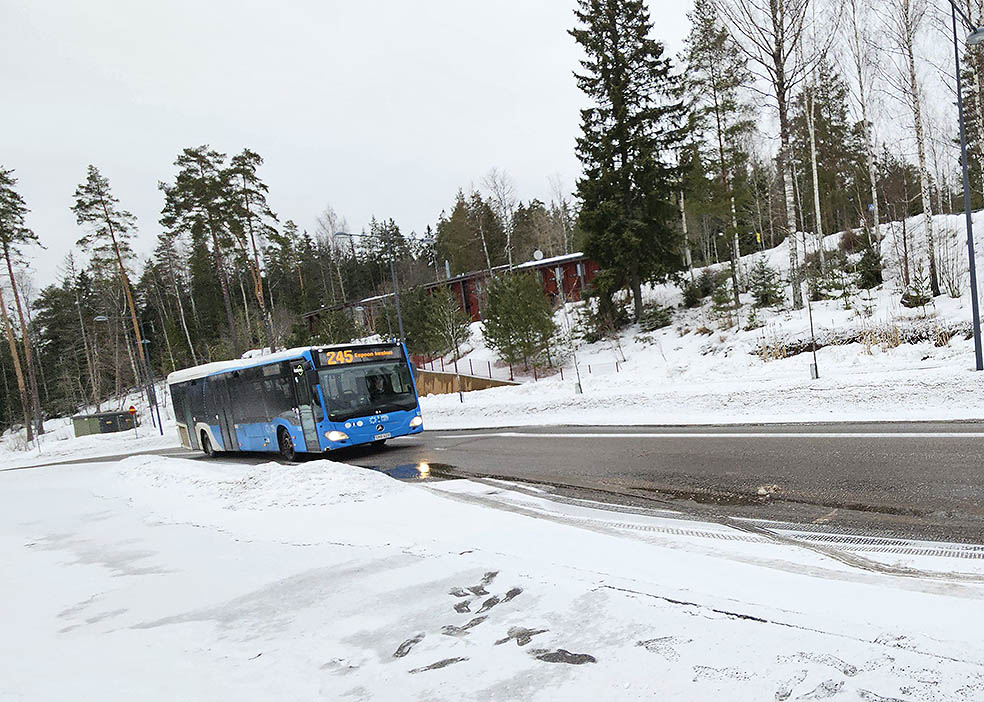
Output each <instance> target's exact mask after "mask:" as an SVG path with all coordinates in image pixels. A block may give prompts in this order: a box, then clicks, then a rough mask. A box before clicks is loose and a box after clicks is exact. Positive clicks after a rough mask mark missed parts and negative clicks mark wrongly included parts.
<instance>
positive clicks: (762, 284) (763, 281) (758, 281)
mask: <svg viewBox="0 0 984 702" xmlns="http://www.w3.org/2000/svg"><path fill="white" fill-rule="evenodd" d="M749 284H750V287H751V291H752V297H753V298H755V306H756V307H774V306H775V305H778V304H779V303H780V302H782V288H781V287H780V285H779V275H778V274H777V273H776V271H775V269H774V268H773V267H772V266H770V265H769V263H768V261H766V260H765V257H764V256H760V257H759V259H758V260H757V261H755V265H754V266H753V267H752V271H751V273H750V274H749Z"/></svg>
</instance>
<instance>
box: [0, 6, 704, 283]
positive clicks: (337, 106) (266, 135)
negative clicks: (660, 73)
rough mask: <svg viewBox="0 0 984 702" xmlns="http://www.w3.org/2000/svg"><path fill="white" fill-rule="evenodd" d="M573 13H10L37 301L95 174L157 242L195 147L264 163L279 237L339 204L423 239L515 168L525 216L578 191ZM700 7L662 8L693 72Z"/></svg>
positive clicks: (18, 171)
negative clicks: (78, 192) (532, 201)
mask: <svg viewBox="0 0 984 702" xmlns="http://www.w3.org/2000/svg"><path fill="white" fill-rule="evenodd" d="M574 5H575V2H574V0H539V1H537V0H497V1H496V2H489V1H484V2H476V1H469V0H420V1H418V2H406V1H405V0H401V1H397V0H387V1H385V2H384V1H378V2H370V1H366V0H362V1H352V0H349V1H347V2H340V1H338V0H280V1H279V2H273V1H268V2H254V1H253V0H169V1H168V2H145V1H142V0H118V1H113V0H78V1H75V2H69V1H67V0H44V1H39V0H3V1H2V2H0V27H2V33H0V36H2V40H0V54H2V55H3V66H4V69H3V71H2V73H0V95H2V102H3V108H2V110H0V115H2V117H0V124H2V128H0V165H3V166H4V167H5V168H13V169H14V170H15V175H16V177H18V178H19V179H20V184H19V188H20V192H21V194H22V195H23V196H24V197H25V199H26V200H27V203H28V206H29V207H30V208H31V214H30V216H29V217H30V218H29V224H30V226H31V227H32V228H33V229H34V231H35V232H36V233H37V234H38V236H40V237H41V240H42V241H43V242H44V243H45V245H46V246H47V251H44V252H37V251H35V252H32V253H31V255H30V259H31V263H32V267H33V269H34V271H35V272H36V275H37V278H38V282H39V283H41V284H47V283H49V282H52V281H53V280H54V278H55V276H56V275H57V270H58V267H59V265H60V264H61V262H62V261H63V259H64V257H65V254H66V253H68V251H69V250H71V249H72V248H73V247H74V242H75V240H76V239H77V238H78V236H79V235H80V232H79V229H78V227H77V226H76V224H75V220H74V216H73V215H72V213H71V212H70V210H69V207H70V206H71V204H72V195H73V193H74V191H75V187H76V186H77V185H78V184H79V183H80V182H81V181H82V180H83V178H84V175H85V169H86V166H87V164H89V163H93V164H96V165H97V166H98V167H99V168H100V169H101V170H102V172H103V174H104V175H105V176H107V177H108V178H109V180H110V183H111V184H112V187H113V189H114V191H115V193H116V195H117V196H118V197H119V198H120V200H121V201H122V204H123V206H124V207H126V208H127V209H129V210H130V211H131V212H133V213H134V214H135V215H136V216H137V218H138V221H139V227H140V233H139V236H140V240H139V243H138V244H137V246H136V249H137V252H138V253H139V254H141V255H142V256H143V255H146V254H148V253H149V252H150V251H151V250H152V249H153V245H154V240H155V238H156V235H157V233H158V231H159V226H158V223H157V220H158V217H159V213H160V209H161V204H162V198H161V194H160V193H159V191H158V190H157V183H158V181H160V180H169V179H171V177H172V176H173V172H174V169H173V166H172V163H173V161H174V159H175V157H176V155H177V154H178V152H179V151H180V150H181V149H182V148H184V147H187V146H195V145H199V144H203V143H207V144H209V145H211V146H212V147H213V148H216V149H218V150H220V151H223V152H226V153H235V152H237V151H239V150H241V149H242V148H243V147H245V146H248V147H250V148H251V149H253V150H255V151H257V152H259V153H260V155H262V156H263V158H264V159H265V161H266V162H265V164H264V166H263V168H262V171H261V175H262V176H263V177H264V179H265V180H266V182H267V184H268V185H269V186H270V202H271V205H272V207H273V209H274V211H275V212H277V213H278V215H279V216H280V219H281V221H284V220H286V219H294V220H295V221H296V222H297V223H298V224H299V225H300V226H301V227H304V228H308V229H309V230H313V229H314V222H315V217H316V216H317V215H318V214H319V212H320V211H321V210H322V209H323V208H324V207H325V206H326V205H329V204H330V205H331V206H333V207H334V208H335V210H336V211H338V212H339V213H340V214H342V215H344V216H345V217H346V218H347V219H348V222H349V224H350V227H351V228H353V229H355V230H358V229H361V228H362V227H363V226H365V225H366V224H367V222H368V221H369V218H370V217H372V216H373V215H375V216H376V217H379V218H390V217H392V218H393V219H395V220H396V222H397V223H398V224H399V225H400V226H401V228H402V229H403V231H404V232H407V233H409V232H410V231H413V230H415V231H417V232H422V231H423V229H424V228H425V227H426V226H427V225H428V224H431V225H433V224H434V223H435V222H436V220H437V217H438V215H439V213H440V212H441V210H442V209H444V208H447V207H449V205H451V204H452V203H453V198H454V195H455V193H456V191H457V189H458V188H459V187H463V188H468V187H469V186H470V185H471V184H472V183H476V184H477V183H479V182H480V180H481V177H482V175H483V174H484V173H486V172H487V171H488V170H489V169H490V168H491V167H493V166H498V167H499V168H501V169H505V170H506V171H507V172H508V173H509V174H511V175H512V177H513V178H514V180H515V181H516V185H517V190H518V192H519V195H520V197H521V198H523V199H529V198H531V197H540V198H541V199H547V198H548V197H549V193H550V186H549V183H548V177H549V176H551V175H552V174H559V175H560V177H561V178H562V179H563V180H564V182H565V184H566V185H567V187H568V188H569V189H571V190H572V189H573V184H574V181H575V179H576V178H577V176H578V173H579V167H578V163H577V160H576V159H575V157H574V152H573V149H574V139H575V137H576V135H577V133H578V109H579V107H580V106H581V104H582V102H581V96H580V93H579V92H578V90H577V88H576V86H575V84H574V79H573V77H572V75H571V72H572V70H574V69H575V68H576V67H577V59H578V51H577V48H576V46H575V44H574V42H573V39H572V38H571V37H570V36H569V35H568V34H567V33H566V30H567V29H568V28H570V27H571V25H572V23H573V14H572V11H573V8H574ZM691 6H692V2H691V0H682V1H668V0H653V1H652V2H651V8H652V11H653V19H654V23H655V27H656V29H655V32H656V36H657V38H659V39H661V40H663V41H664V42H665V43H666V44H667V47H668V49H669V50H670V51H671V52H672V53H673V54H676V53H677V52H678V51H679V50H680V48H681V45H682V39H683V37H684V36H685V35H686V32H687V19H686V12H687V11H689V9H690V8H691Z"/></svg>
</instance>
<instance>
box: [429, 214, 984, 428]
mask: <svg viewBox="0 0 984 702" xmlns="http://www.w3.org/2000/svg"><path fill="white" fill-rule="evenodd" d="M935 221H936V226H937V238H938V240H941V241H943V242H944V243H941V244H940V246H941V250H942V248H943V247H947V251H948V252H949V253H948V254H947V255H948V257H949V259H950V260H953V261H954V262H955V263H954V265H955V266H956V267H957V269H959V271H961V272H960V274H959V286H960V289H961V290H962V291H963V294H962V295H961V296H960V297H958V298H951V297H949V296H947V295H942V296H940V297H938V298H936V299H935V300H934V301H933V302H932V303H931V304H930V305H928V306H927V307H926V308H925V309H908V308H905V307H902V306H901V304H900V294H901V288H900V285H899V283H898V279H899V271H900V269H899V264H898V258H897V256H896V253H895V252H896V238H897V236H900V235H901V225H900V224H899V223H890V224H886V225H884V226H883V228H882V230H883V236H884V239H883V242H882V252H883V258H884V274H885V278H886V282H885V283H884V284H883V285H882V286H880V287H879V288H877V289H875V290H872V291H870V292H866V291H860V292H857V291H855V294H853V295H852V296H851V298H850V304H849V305H845V302H844V301H843V300H840V299H832V300H825V301H821V302H815V303H813V304H812V315H813V325H814V329H815V333H816V336H817V338H818V339H820V340H821V344H823V343H825V342H826V341H829V340H831V339H832V338H834V337H841V338H843V337H845V336H848V335H850V334H852V333H853V334H854V335H855V336H862V339H861V340H860V341H858V342H855V343H848V344H843V345H828V346H823V347H822V348H820V350H819V351H818V352H817V365H818V369H819V375H820V377H819V379H817V380H811V373H810V365H811V363H812V362H813V358H812V354H810V353H800V354H797V355H786V356H785V357H782V356H783V353H782V352H781V351H780V352H779V353H773V354H771V356H780V357H779V358H774V357H773V358H769V359H768V360H766V359H764V358H763V356H762V355H761V354H759V353H757V351H759V350H760V349H762V348H771V349H773V350H774V351H779V350H780V349H782V348H783V347H787V348H788V347H791V346H793V345H794V344H801V343H802V342H805V341H808V340H809V339H810V338H811V337H810V312H809V311H808V310H807V309H803V310H799V311H792V310H789V309H776V310H769V309H766V310H757V311H756V315H757V316H758V319H759V321H760V323H761V324H762V326H761V327H759V328H754V329H748V330H746V327H748V318H749V315H750V314H751V302H752V299H751V296H750V295H747V294H746V295H743V302H744V303H745V304H744V305H743V308H742V310H741V311H740V312H739V313H738V315H737V318H736V319H733V320H731V321H730V322H729V321H726V320H723V319H720V318H718V317H716V316H715V315H714V313H713V310H712V309H711V305H710V301H706V302H705V304H704V305H703V307H700V308H696V309H683V308H682V307H678V306H679V305H680V303H681V299H682V298H681V293H680V291H679V289H678V288H677V287H676V286H674V285H671V284H666V285H660V286H655V287H651V288H649V289H647V290H646V296H647V298H648V299H649V300H652V301H654V302H658V303H660V304H661V305H663V306H667V307H674V308H676V309H674V311H673V322H672V324H671V325H670V326H668V327H665V328H663V329H660V330H657V331H655V332H649V333H644V332H642V331H641V330H640V329H639V327H638V326H633V327H630V328H628V329H627V330H626V331H625V332H624V333H623V334H622V335H621V336H620V337H619V338H618V339H617V340H613V341H602V342H598V343H594V344H582V345H580V346H579V347H578V348H577V353H576V357H577V366H578V370H579V373H580V380H581V387H582V389H583V393H582V394H578V393H577V392H576V389H575V382H576V370H575V364H574V358H573V357H570V358H568V359H567V360H566V362H565V363H564V364H563V377H561V375H560V373H557V372H556V371H554V372H553V374H552V375H549V376H548V377H546V378H543V377H539V378H538V380H537V381H536V382H533V379H532V377H531V376H524V377H523V378H522V379H523V380H524V381H525V384H524V385H523V386H522V387H518V388H496V389H492V390H485V391H481V392H472V393H468V394H466V395H465V396H464V398H463V399H464V402H463V403H462V402H459V398H458V397H457V395H447V396H432V397H425V398H423V399H422V401H421V405H422V407H423V410H424V417H425V420H426V422H427V424H426V426H427V427H429V428H442V429H450V428H471V427H483V426H510V425H529V424H614V425H618V424H649V423H653V424H656V423H670V424H676V423H680V424H689V423H701V422H713V423H734V422H783V421H830V420H875V421H886V420H905V419H984V373H976V372H974V371H973V368H974V349H973V342H972V341H970V340H969V339H968V338H967V330H969V328H970V298H969V295H968V294H967V292H966V291H967V290H968V283H967V280H968V275H967V264H966V261H967V253H966V249H965V248H963V247H964V240H963V238H962V237H963V233H964V230H963V220H962V218H961V217H958V216H939V217H937V218H936V219H935ZM975 222H976V225H977V227H978V228H980V229H984V213H977V214H976V215H975ZM907 229H908V236H909V247H910V251H912V252H913V255H915V253H916V252H918V251H919V250H920V249H921V248H924V247H922V243H921V242H922V238H923V233H922V223H921V219H919V218H913V219H911V220H909V222H908V225H907ZM839 240H840V235H839V234H837V235H831V236H829V237H827V239H826V242H825V247H826V249H827V250H829V251H832V250H834V249H836V248H837V245H838V242H839ZM760 256H763V257H765V258H766V260H767V261H768V262H769V263H770V265H772V266H773V267H775V268H777V269H779V270H780V271H783V272H784V271H785V270H786V269H788V254H787V249H786V247H785V245H781V246H778V247H776V248H775V249H770V250H767V251H765V252H762V253H760V254H753V255H748V256H745V257H743V259H742V264H741V267H742V270H743V271H745V270H748V269H750V268H751V267H752V266H753V265H754V262H755V260H756V259H757V258H758V257H760ZM941 258H942V256H941ZM978 265H979V268H982V269H984V258H982V257H981V256H978ZM941 267H942V264H941ZM718 268H719V267H718ZM579 309H580V305H569V315H568V319H569V318H572V317H576V315H577V314H578V313H579ZM555 319H556V321H557V322H558V324H559V325H560V326H561V327H562V328H564V326H565V324H566V320H565V317H564V315H563V314H562V313H561V312H558V313H557V315H556V318H555ZM917 328H919V329H923V330H928V331H929V335H930V337H931V340H927V341H921V342H919V343H901V344H899V343H898V341H897V340H896V338H895V337H896V336H897V335H898V336H901V337H902V338H905V336H906V334H907V333H908V332H910V331H912V330H914V329H917ZM862 332H863V335H862ZM934 332H939V333H938V334H935V333H934ZM466 348H467V350H468V353H467V354H466V355H465V356H464V357H463V358H462V359H461V360H460V361H459V364H458V365H459V369H461V370H462V371H463V372H467V368H468V367H469V362H470V367H474V368H476V369H478V370H477V371H476V375H486V374H487V370H486V369H487V368H488V366H489V364H490V363H491V364H492V365H493V368H494V364H495V363H496V362H497V359H496V357H495V353H494V351H492V350H491V349H489V348H488V347H487V345H486V344H485V342H484V340H483V339H482V336H481V324H478V323H476V324H474V325H473V326H472V340H471V343H470V344H469V345H467V347H466ZM445 365H448V364H447V362H446V363H445ZM503 372H505V373H506V375H508V369H503V368H501V364H500V368H499V369H498V370H497V371H496V370H494V371H493V374H494V375H497V376H499V375H501V374H502V373H503Z"/></svg>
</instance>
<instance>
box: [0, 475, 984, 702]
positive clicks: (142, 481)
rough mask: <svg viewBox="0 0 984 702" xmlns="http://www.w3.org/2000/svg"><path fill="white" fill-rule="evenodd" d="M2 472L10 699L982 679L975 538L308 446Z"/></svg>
mask: <svg viewBox="0 0 984 702" xmlns="http://www.w3.org/2000/svg"><path fill="white" fill-rule="evenodd" d="M0 482H2V490H0V524H2V528H0V568H2V572H3V573H4V577H3V578H2V579H0V601H3V603H4V617H3V626H2V627H0V699H4V700H64V699H120V700H123V699H126V700H131V699H144V700H157V699H160V700H176V699H181V700H190V699H202V700H223V699H236V700H253V699H256V700H270V699H284V700H286V699H331V700H336V699H374V700H407V699H428V700H432V699H454V700H458V699H462V700H464V699H467V700H493V699H495V700H528V699H535V700H596V699H606V700H607V699H619V700H622V699H626V700H631V699H679V700H697V699H710V698H713V697H718V698H721V699H727V700H763V699H777V700H785V699H790V700H794V699H804V700H805V699H822V698H826V697H835V698H836V699H862V700H869V701H872V700H897V699H906V700H933V701H940V700H979V699H984V643H982V641H984V640H982V638H981V636H980V632H981V631H982V630H984V570H982V568H981V567H980V563H979V562H977V561H975V560H974V559H963V560H962V561H961V562H960V563H959V564H957V560H958V559H946V558H936V559H934V558H931V557H911V556H909V557H905V558H906V561H905V562H904V563H902V564H901V565H905V566H906V567H910V568H911V567H915V568H920V569H923V570H926V571H932V572H926V573H924V574H922V575H920V574H910V575H905V576H903V575H895V574H891V573H886V572H882V571H881V570H880V569H879V567H878V566H877V565H876V564H875V563H873V562H871V561H867V562H868V563H869V564H870V565H867V566H866V565H864V564H863V563H862V564H861V565H851V564H849V563H845V562H844V560H843V559H838V558H835V557H831V556H830V555H827V552H826V549H827V548H828V546H824V547H823V548H822V549H819V550H817V549H816V548H813V547H810V548H807V547H803V546H799V545H796V544H793V543H790V542H789V541H787V540H786V539H781V538H772V537H771V536H770V533H769V532H756V533H752V534H750V533H749V532H748V531H746V530H735V529H732V528H729V527H728V526H726V525H707V524H700V523H695V522H690V521H687V520H684V519H680V518H678V516H677V515H672V514H669V513H664V512H652V513H640V512H638V511H635V512H633V511H624V512H619V513H615V512H609V511H605V510H602V509H599V508H598V507H597V506H596V505H592V504H589V503H578V502H570V501H563V500H558V499H551V496H549V495H547V494H545V493H537V492H531V491H515V490H514V489H512V488H511V486H509V485H506V484H495V483H474V482H469V481H448V482H435V481H426V482H418V483H415V484H409V483H401V482H397V481H395V480H393V479H391V478H389V477H387V476H385V475H382V474H379V473H375V472H372V471H369V470H365V469H359V468H353V467H350V466H345V465H340V464H336V463H330V462H327V461H317V462H310V463H306V464H302V465H297V466H284V465H277V464H268V465H260V466H253V467H251V466H245V465H243V464H236V463H227V462H219V461H212V462H208V461H202V460H195V461H192V460H185V459H177V458H162V457H152V456H138V457H133V458H129V459H127V460H125V461H123V462H122V463H92V464H85V465H73V466H60V467H53V468H45V469H32V470H23V471H12V472H7V473H0ZM886 558H888V559H889V560H891V557H889V556H884V555H883V556H882V559H881V560H885V559H886ZM875 560H877V559H875ZM955 565H959V566H960V567H959V568H956V567H954V566H955ZM951 571H960V572H959V573H955V572H953V573H951Z"/></svg>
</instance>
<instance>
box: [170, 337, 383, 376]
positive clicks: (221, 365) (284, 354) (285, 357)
mask: <svg viewBox="0 0 984 702" xmlns="http://www.w3.org/2000/svg"><path fill="white" fill-rule="evenodd" d="M396 345H397V342H378V343H374V344H332V345H328V346H299V347H297V348H294V349H287V350H286V351H278V352H276V353H269V354H266V355H264V356H253V357H251V358H237V359H233V360H231V361H215V362H214V363H205V364H203V365H201V366H194V367H192V368H184V369H182V370H177V371H174V372H173V373H171V374H169V375H168V376H167V384H168V385H174V384H175V383H183V382H185V381H188V380H196V379H198V378H205V377H207V376H210V375H215V374H216V373H223V372H226V371H232V370H243V369H245V368H257V367H259V366H265V365H268V364H270V363H279V362H280V361H290V360H293V359H297V358H301V357H302V356H303V355H304V354H305V353H306V352H308V351H322V350H325V349H350V348H353V347H358V346H396Z"/></svg>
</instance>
